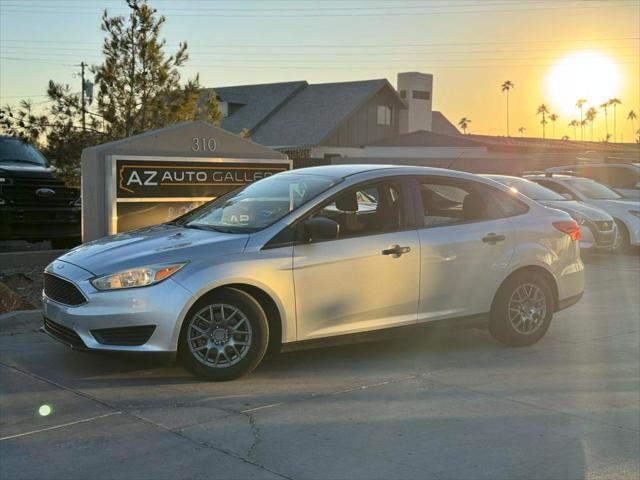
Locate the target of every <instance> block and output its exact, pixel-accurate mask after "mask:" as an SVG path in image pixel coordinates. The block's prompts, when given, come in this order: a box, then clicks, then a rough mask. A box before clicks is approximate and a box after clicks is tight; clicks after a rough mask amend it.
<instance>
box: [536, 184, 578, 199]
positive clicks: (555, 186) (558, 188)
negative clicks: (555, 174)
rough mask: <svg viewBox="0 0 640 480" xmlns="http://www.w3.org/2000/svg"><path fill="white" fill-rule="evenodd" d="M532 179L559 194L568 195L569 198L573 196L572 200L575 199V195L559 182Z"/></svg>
mask: <svg viewBox="0 0 640 480" xmlns="http://www.w3.org/2000/svg"><path fill="white" fill-rule="evenodd" d="M534 181H535V182H536V183H539V184H540V185H542V186H543V187H546V188H548V189H549V190H553V191H554V192H556V193H559V194H560V195H570V196H571V198H573V199H574V200H577V197H576V196H575V195H574V193H573V192H572V191H571V190H569V189H568V188H567V187H565V186H564V185H560V184H559V183H556V182H552V181H550V180H534Z"/></svg>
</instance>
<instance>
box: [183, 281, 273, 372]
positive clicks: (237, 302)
mask: <svg viewBox="0 0 640 480" xmlns="http://www.w3.org/2000/svg"><path fill="white" fill-rule="evenodd" d="M268 341H269V325H268V322H267V317H266V315H265V313H264V311H263V309H262V307H261V306H260V304H259V303H258V302H257V301H256V300H255V299H254V298H253V297H252V296H250V295H249V294H247V293H245V292H243V291H241V290H236V289H233V288H223V289H221V290H217V291H215V292H213V293H211V294H208V295H205V296H204V297H203V298H201V299H200V300H198V301H197V302H196V304H195V305H194V306H193V307H192V308H191V310H190V311H189V313H188V314H187V316H186V318H185V320H184V323H183V326H182V331H181V333H180V340H179V347H178V351H179V354H180V358H181V360H182V363H183V364H184V366H185V367H186V368H187V369H188V370H189V371H190V372H191V373H193V374H195V375H197V376H199V377H203V378H206V379H207V380H213V381H226V380H234V379H236V378H239V377H241V376H243V375H246V374H248V373H249V372H251V371H252V370H253V369H254V368H256V367H257V366H258V364H259V363H260V361H261V360H262V357H264V354H265V352H266V349H267V344H268Z"/></svg>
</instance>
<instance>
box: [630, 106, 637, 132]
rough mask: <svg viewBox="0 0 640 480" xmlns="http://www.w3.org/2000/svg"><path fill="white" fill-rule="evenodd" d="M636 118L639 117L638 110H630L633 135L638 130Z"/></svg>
mask: <svg viewBox="0 0 640 480" xmlns="http://www.w3.org/2000/svg"><path fill="white" fill-rule="evenodd" d="M636 118H638V116H637V115H636V112H634V111H633V110H629V114H628V115H627V120H629V121H630V122H631V133H632V135H634V134H635V131H636V127H635V120H636Z"/></svg>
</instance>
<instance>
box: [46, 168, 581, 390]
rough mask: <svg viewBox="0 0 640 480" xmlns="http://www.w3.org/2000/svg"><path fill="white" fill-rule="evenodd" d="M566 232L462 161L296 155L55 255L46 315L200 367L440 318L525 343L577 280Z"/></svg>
mask: <svg viewBox="0 0 640 480" xmlns="http://www.w3.org/2000/svg"><path fill="white" fill-rule="evenodd" d="M361 203H364V204H365V205H362V206H361ZM372 204H374V205H375V208H373V206H372ZM237 212H241V213H242V214H241V215H238V214H237ZM579 238H580V229H579V227H578V225H577V223H576V222H575V221H574V220H573V219H572V218H571V217H570V216H569V215H568V214H566V213H564V212H561V211H559V210H553V209H549V208H546V207H543V206H542V205H540V204H538V203H537V202H534V201H533V200H531V199H529V198H527V197H525V196H524V195H521V194H519V193H516V192H512V191H511V190H509V189H508V188H506V187H504V186H501V185H499V184H498V183H496V182H493V181H491V180H488V179H484V178H482V177H479V176H476V175H472V174H468V173H463V172H455V171H451V170H442V169H433V168H420V167H393V166H367V165H343V166H326V167H313V168H308V169H303V170H293V171H288V172H283V173H279V174H277V175H274V176H271V177H268V178H266V179H263V180H260V181H258V182H255V183H252V184H250V185H248V186H246V187H244V188H242V189H240V190H237V191H235V192H231V193H229V194H227V195H225V196H222V197H220V198H218V199H216V200H214V201H212V202H210V203H208V204H205V205H204V206H201V207H200V208H198V209H196V210H194V211H192V212H190V213H188V214H186V215H184V216H182V217H180V218H178V219H176V220H174V221H172V222H169V223H167V224H162V225H157V226H154V227H150V228H144V229H141V230H137V231H133V232H128V233H121V234H118V235H115V236H111V237H106V238H103V239H100V240H97V241H94V242H91V243H87V244H84V245H81V246H79V247H77V248H76V249H74V250H72V251H70V252H68V253H66V254H65V255H63V256H61V257H60V258H58V259H57V260H55V261H54V262H53V263H51V264H50V265H49V266H48V267H47V268H46V271H45V280H44V317H45V320H44V327H43V328H44V331H45V332H47V333H49V334H50V335H51V336H53V337H54V338H56V339H58V340H60V341H62V342H63V343H65V344H66V345H68V346H70V347H73V348H78V349H90V350H107V351H135V352H176V351H177V354H178V357H179V358H180V359H181V360H182V362H183V363H184V365H185V366H186V367H187V368H188V369H189V370H190V371H192V372H194V373H195V374H197V375H200V376H203V377H205V378H208V379H211V380H229V379H233V378H237V377H239V376H241V375H243V374H246V373H248V372H250V371H251V370H253V368H255V367H256V366H257V365H258V364H259V363H260V361H261V359H262V357H263V355H264V354H265V351H266V350H267V347H268V346H270V347H271V348H274V349H279V348H282V349H291V348H299V347H304V346H313V345H318V344H322V343H326V342H330V341H336V340H338V339H339V338H343V339H344V338H345V337H344V335H351V334H353V335H356V334H364V333H366V332H371V331H374V330H378V331H381V332H379V333H380V334H381V335H383V336H385V337H386V336H387V335H388V334H389V332H388V331H382V330H383V329H390V328H394V327H406V326H412V325H416V324H419V323H425V322H432V321H438V320H443V321H446V322H450V323H454V322H455V321H456V320H458V321H462V322H464V323H465V324H473V325H481V326H486V327H488V329H489V331H490V332H491V334H492V335H493V336H494V337H495V338H496V339H497V340H499V341H500V342H503V343H505V344H507V345H513V346H524V345H531V344H533V343H535V342H537V341H538V340H540V339H541V338H542V337H543V335H544V334H545V332H546V331H547V328H548V327H549V324H550V322H551V318H552V315H553V313H554V312H557V311H558V310H561V309H563V308H566V307H568V306H570V305H572V304H574V303H576V302H577V301H578V300H579V299H580V297H581V295H582V293H583V288H584V267H583V264H582V261H581V259H580V248H579V244H578V241H579ZM455 323H457V322H455ZM357 336H359V335H357ZM347 338H352V337H347Z"/></svg>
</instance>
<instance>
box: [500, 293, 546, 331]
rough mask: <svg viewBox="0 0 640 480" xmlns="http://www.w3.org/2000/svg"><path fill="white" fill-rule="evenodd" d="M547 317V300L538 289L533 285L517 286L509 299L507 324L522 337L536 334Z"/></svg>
mask: <svg viewBox="0 0 640 480" xmlns="http://www.w3.org/2000/svg"><path fill="white" fill-rule="evenodd" d="M546 315H547V300H546V298H545V295H544V292H543V291H542V289H541V288H540V287H538V286H537V285H534V284H533V283H525V284H522V285H520V286H518V287H517V288H516V289H515V290H514V291H513V293H512V294H511V298H510V299H509V322H511V326H512V327H513V328H514V329H515V330H516V331H517V332H518V333H521V334H523V335H529V334H532V333H534V332H536V331H537V330H538V329H539V328H540V327H541V326H542V324H543V323H544V319H545V317H546Z"/></svg>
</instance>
